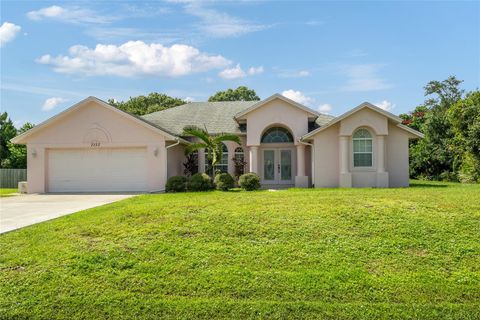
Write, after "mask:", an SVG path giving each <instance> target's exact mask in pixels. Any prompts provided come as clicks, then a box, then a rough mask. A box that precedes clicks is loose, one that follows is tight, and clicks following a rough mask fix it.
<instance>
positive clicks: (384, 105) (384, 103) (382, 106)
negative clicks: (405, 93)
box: [375, 100, 395, 111]
mask: <svg viewBox="0 0 480 320" xmlns="http://www.w3.org/2000/svg"><path fill="white" fill-rule="evenodd" d="M375 105H376V106H377V107H379V108H380V109H383V110H385V111H391V110H392V109H393V108H395V104H393V103H391V102H390V101H387V100H383V101H381V102H377V103H375Z"/></svg>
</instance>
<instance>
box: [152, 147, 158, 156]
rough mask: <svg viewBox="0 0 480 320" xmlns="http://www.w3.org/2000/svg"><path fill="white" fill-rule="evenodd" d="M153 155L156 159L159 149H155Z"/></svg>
mask: <svg viewBox="0 0 480 320" xmlns="http://www.w3.org/2000/svg"><path fill="white" fill-rule="evenodd" d="M153 155H154V156H155V157H156V156H157V155H158V147H155V149H153Z"/></svg>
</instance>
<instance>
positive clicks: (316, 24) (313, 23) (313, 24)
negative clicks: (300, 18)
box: [305, 20, 325, 27]
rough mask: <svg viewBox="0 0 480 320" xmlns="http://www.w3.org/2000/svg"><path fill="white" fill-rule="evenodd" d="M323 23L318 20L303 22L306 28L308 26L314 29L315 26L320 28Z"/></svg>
mask: <svg viewBox="0 0 480 320" xmlns="http://www.w3.org/2000/svg"><path fill="white" fill-rule="evenodd" d="M324 23H325V22H323V21H320V20H309V21H307V22H305V24H306V25H307V26H310V27H315V26H320V25H322V24H324Z"/></svg>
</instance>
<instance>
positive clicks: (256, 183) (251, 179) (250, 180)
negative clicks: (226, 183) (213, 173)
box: [238, 172, 260, 191]
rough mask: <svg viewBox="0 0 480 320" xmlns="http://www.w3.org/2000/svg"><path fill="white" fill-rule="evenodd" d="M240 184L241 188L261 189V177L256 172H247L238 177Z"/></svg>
mask: <svg viewBox="0 0 480 320" xmlns="http://www.w3.org/2000/svg"><path fill="white" fill-rule="evenodd" d="M238 184H239V185H240V188H242V189H244V190H246V191H253V190H258V189H260V178H259V177H258V175H257V174H256V173H253V172H250V173H245V174H242V175H241V176H240V179H238Z"/></svg>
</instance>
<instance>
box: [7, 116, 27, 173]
mask: <svg viewBox="0 0 480 320" xmlns="http://www.w3.org/2000/svg"><path fill="white" fill-rule="evenodd" d="M31 128H33V124H31V123H29V122H27V123H25V124H24V125H23V126H22V127H21V128H20V129H18V130H17V133H16V134H17V135H19V134H22V133H24V132H25V131H27V130H30V129H31ZM7 147H8V152H9V156H8V158H5V159H3V158H2V161H1V164H2V168H14V169H25V168H27V146H25V145H21V144H13V143H11V142H10V141H8V142H7Z"/></svg>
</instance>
